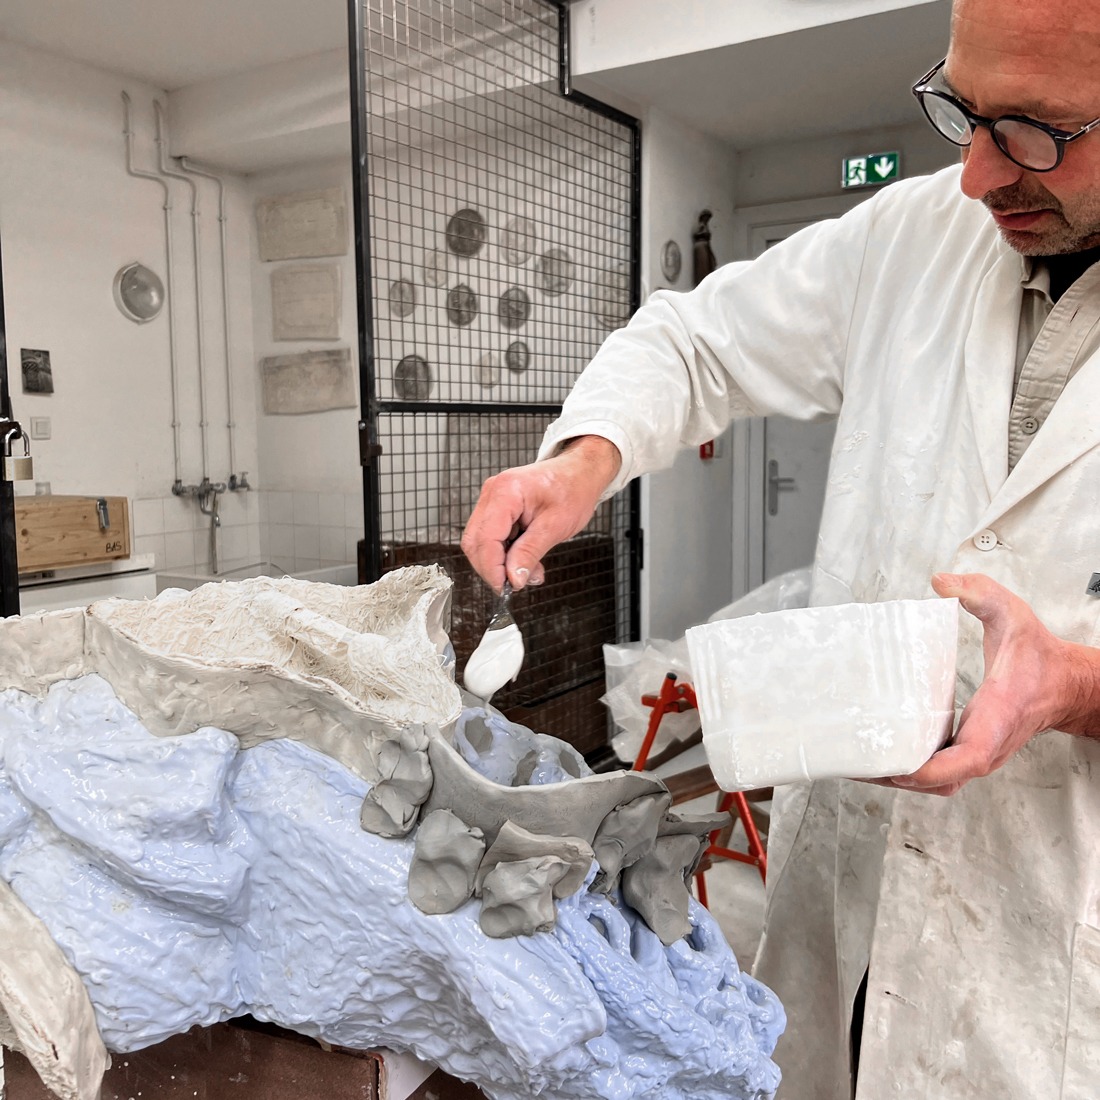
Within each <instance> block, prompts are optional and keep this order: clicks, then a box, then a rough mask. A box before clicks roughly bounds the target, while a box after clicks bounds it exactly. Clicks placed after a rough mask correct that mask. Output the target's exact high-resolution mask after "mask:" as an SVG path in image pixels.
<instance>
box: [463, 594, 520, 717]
mask: <svg viewBox="0 0 1100 1100" xmlns="http://www.w3.org/2000/svg"><path fill="white" fill-rule="evenodd" d="M523 655H524V646H523V635H522V634H521V633H520V632H519V627H518V626H516V620H515V619H513V618H512V586H511V584H510V583H509V582H508V581H507V580H505V582H504V587H503V588H502V589H501V592H500V596H499V598H498V600H497V609H496V611H495V612H494V614H493V617H492V618H491V619H490V620H489V626H488V628H487V629H486V631H485V633H484V634H483V635H482V638H481V641H480V642H478V646H477V649H475V650H474V651H473V653H471V654H470V659H469V660H468V661H467V662H466V669H465V671H464V672H463V674H462V681H463V683H464V684H465V686H466V690H467V691H468V692H470V694H471V695H476V696H477V697H478V698H479V699H484V700H485V702H488V701H489V700H490V699H491V698H492V697H493V695H494V694H495V693H496V692H498V691H499V690H500V689H501V688H502V687H504V685H505V684H506V683H508V681H509V680H514V679H515V678H516V677H517V676H518V675H519V670H520V667H521V666H522V665H523Z"/></svg>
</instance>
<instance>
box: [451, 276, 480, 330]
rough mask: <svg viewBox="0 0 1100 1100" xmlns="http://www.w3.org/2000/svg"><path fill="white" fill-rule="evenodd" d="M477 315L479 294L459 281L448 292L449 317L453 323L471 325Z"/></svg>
mask: <svg viewBox="0 0 1100 1100" xmlns="http://www.w3.org/2000/svg"><path fill="white" fill-rule="evenodd" d="M476 316H477V295H476V294H475V293H474V292H473V291H472V290H471V289H470V288H469V287H468V286H467V285H466V284H465V283H459V284H458V286H456V287H452V288H451V289H450V290H449V291H448V292H447V317H448V319H449V320H450V322H451V324H452V325H469V324H471V323H472V322H473V320H474V318H475V317H476Z"/></svg>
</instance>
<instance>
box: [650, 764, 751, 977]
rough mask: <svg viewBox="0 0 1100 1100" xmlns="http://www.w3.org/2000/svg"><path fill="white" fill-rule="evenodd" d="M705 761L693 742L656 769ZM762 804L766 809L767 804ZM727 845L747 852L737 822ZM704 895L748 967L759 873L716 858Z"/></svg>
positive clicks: (694, 807) (698, 804) (707, 801)
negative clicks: (683, 751) (691, 746)
mask: <svg viewBox="0 0 1100 1100" xmlns="http://www.w3.org/2000/svg"><path fill="white" fill-rule="evenodd" d="M705 763H706V754H705V753H704V751H703V746H702V745H696V746H695V747H694V748H691V749H688V751H687V752H685V753H682V754H681V755H680V756H678V757H677V758H676V759H675V760H672V761H670V762H669V763H667V764H665V765H663V766H662V767H660V768H658V769H657V774H658V775H659V776H661V777H666V776H668V775H673V774H675V773H677V772H684V771H689V770H690V769H691V768H697V767H699V765H700V764H705ZM717 803H718V796H717V795H707V796H706V797H704V798H698V799H696V800H695V801H693V802H684V803H681V804H680V805H678V806H677V807H676V809H677V811H679V812H682V813H712V812H713V811H714V809H715V807H716V806H717ZM762 806H763V808H765V809H766V808H768V804H767V803H763V804H762ZM730 847H732V848H735V849H738V850H740V851H747V847H748V846H747V844H746V841H745V832H744V830H743V829H742V828H741V827H740V825H738V826H737V828H735V829H734V832H733V837H732V838H731V840H730ZM707 897H708V901H709V908H710V911H711V913H712V915H713V916H714V918H715V919H716V920H717V921H718V923H719V925H720V926H721V928H722V931H723V932H724V933H725V936H726V941H727V942H728V943H729V945H730V947H732V948H733V953H734V955H736V956H737V962H738V964H739V965H740V967H741V969H742V970H751V968H752V961H753V959H754V958H755V956H756V948H757V945H758V944H759V942H760V933H761V930H762V929H763V927H764V881H763V879H761V877H760V872H759V871H758V870H757V869H756V868H755V867H753V866H752V865H751V864H748V863H739V862H736V861H734V860H729V859H724V860H719V861H718V862H717V863H715V864H714V866H713V867H711V869H710V870H709V871H707Z"/></svg>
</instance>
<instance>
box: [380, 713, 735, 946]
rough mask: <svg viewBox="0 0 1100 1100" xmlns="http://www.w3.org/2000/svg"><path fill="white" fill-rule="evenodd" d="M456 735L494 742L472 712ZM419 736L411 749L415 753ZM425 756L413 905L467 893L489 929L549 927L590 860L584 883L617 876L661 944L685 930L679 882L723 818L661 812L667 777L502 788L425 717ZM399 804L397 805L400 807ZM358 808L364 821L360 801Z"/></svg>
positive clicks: (667, 800) (505, 932)
mask: <svg viewBox="0 0 1100 1100" xmlns="http://www.w3.org/2000/svg"><path fill="white" fill-rule="evenodd" d="M463 737H464V738H465V740H466V742H467V743H468V745H469V746H470V747H471V748H473V750H474V751H475V752H482V751H485V750H487V749H488V748H490V747H491V745H492V742H493V735H492V733H491V731H490V730H489V729H488V727H487V726H486V725H485V723H484V722H483V721H482V720H481V719H479V718H475V719H472V720H470V721H468V722H466V723H464V734H463ZM419 744H420V742H419V741H417V742H416V745H415V748H414V750H413V755H414V756H416V757H417V759H419V757H420V750H419ZM427 756H428V758H429V759H430V763H431V772H432V778H431V790H430V791H429V792H428V793H427V795H426V800H425V802H424V805H423V808H422V811H421V812H422V817H423V823H422V824H421V827H420V833H419V834H418V836H417V844H416V856H415V859H414V862H413V866H412V869H411V871H410V875H409V896H410V898H411V899H412V901H413V904H415V905H416V906H417V907H418V908H419V909H421V910H422V911H424V912H427V913H443V912H451V911H453V910H454V909H457V908H458V907H459V906H460V905H461V904H462V903H463V902H464V901H465V900H466V899H467V898H468V897H470V896H474V895H476V896H478V897H480V898H481V899H482V912H481V925H482V929H483V930H484V931H485V933H486V934H487V935H489V936H494V937H497V938H500V937H504V936H516V935H528V934H530V933H532V932H534V931H537V930H539V929H549V928H552V927H553V926H554V920H555V914H554V899H555V898H565V897H569V896H571V895H572V894H574V893H576V891H577V890H579V889H580V888H581V887H582V886H583V885H584V883H585V880H586V879H587V878H588V876H589V873H590V871H591V869H592V863H593V860H595V861H596V862H597V863H598V865H599V870H598V873H597V874H596V876H595V879H594V880H593V882H592V884H591V887H590V889H592V890H595V891H598V892H602V893H611V892H612V891H613V890H614V889H615V888H616V887H617V886H619V885H620V882H621V884H622V886H623V890H624V897H625V898H626V901H627V903H628V904H630V905H631V906H632V907H633V908H634V909H635V910H637V912H638V913H639V914H640V915H641V916H642V918H643V919H644V920H645V921H646V923H647V924H648V925H649V926H650V927H651V928H652V929H653V931H654V932H655V933H656V934H657V935H658V937H659V938H660V939H661V941H662V942H663V943H665V944H666V945H668V944H670V943H672V942H673V941H675V940H677V939H679V938H680V937H681V936H683V935H685V934H686V933H687V932H688V931H689V930H690V924H689V922H688V906H689V896H688V891H687V885H686V883H687V879H688V877H689V876H690V875H691V873H692V872H693V871H694V869H695V867H696V866H697V865H698V863H699V860H700V858H701V856H702V854H703V852H704V850H705V849H706V846H707V839H708V835H709V833H710V832H711V830H713V829H716V828H718V827H720V826H721V825H722V824H724V823H725V822H726V821H727V820H728V815H726V814H720V815H719V814H706V815H699V816H691V817H680V816H678V815H676V814H674V813H670V812H669V811H670V806H671V802H672V797H671V795H670V794H669V792H668V789H667V788H666V787H665V785H664V784H663V783H661V782H660V780H658V779H655V778H654V777H652V776H648V775H643V774H641V773H638V772H613V773H605V774H602V775H588V776H585V777H584V778H581V779H575V780H572V781H570V782H557V783H547V784H543V785H539V786H519V787H515V786H512V787H509V786H504V785H503V784H501V783H498V782H494V781H493V780H492V779H489V778H487V777H486V776H484V775H482V774H480V773H479V772H478V771H476V770H475V769H474V768H473V767H471V766H470V764H468V763H467V761H466V760H465V759H464V758H463V757H462V756H461V755H460V753H459V752H458V751H457V750H456V748H455V747H454V746H453V745H451V743H450V742H449V741H448V740H447V739H446V737H445V736H444V735H443V734H442V733H440V731H439V730H438V729H436V728H434V727H431V726H429V727H427ZM537 756H538V753H537V752H535V751H531V752H528V753H526V754H525V755H524V757H521V758H520V759H519V760H517V761H516V767H515V775H516V776H517V777H518V776H521V775H526V774H527V773H528V772H530V770H531V767H530V766H529V762H530V761H534V760H535V759H536V757H537ZM383 785H384V784H380V786H383ZM390 797H392V796H390V795H388V794H387V793H386V792H383V794H382V796H381V798H382V799H385V798H390ZM387 805H388V803H387ZM405 809H406V807H405V804H402V806H401V807H399V810H405ZM363 812H364V825H365V827H367V828H370V826H369V825H366V817H367V812H368V811H367V807H366V806H365V807H364V811H363ZM415 814H416V809H415V807H412V808H411V809H409V810H408V812H407V813H401V812H398V813H396V814H395V815H394V816H398V817H401V818H402V820H403V821H404V820H406V819H407V818H408V816H409V815H411V816H413V817H415ZM410 827H411V826H410ZM373 831H377V830H373ZM384 835H388V834H384Z"/></svg>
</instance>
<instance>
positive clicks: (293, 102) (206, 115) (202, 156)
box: [169, 48, 351, 173]
mask: <svg viewBox="0 0 1100 1100" xmlns="http://www.w3.org/2000/svg"><path fill="white" fill-rule="evenodd" d="M169 106H170V111H171V120H172V152H173V154H175V155H177V156H190V157H194V158H196V159H198V160H206V161H209V162H210V163H212V164H224V165H228V166H230V167H231V168H233V169H234V170H236V171H239V172H249V173H259V172H266V171H272V170H274V169H276V168H282V167H286V166H288V165H289V164H294V163H296V164H307V163H320V162H322V161H325V160H334V159H337V158H340V157H343V159H345V160H348V159H349V158H350V156H351V101H350V93H349V91H348V60H347V51H346V49H344V48H341V49H338V50H328V51H326V52H324V53H316V54H310V55H308V56H306V57H294V58H291V59H290V60H288V61H280V62H276V63H274V64H271V65H265V66H263V67H262V68H258V69H250V70H249V71H247V72H239V73H232V74H230V75H228V76H222V77H219V78H217V79H215V80H206V81H203V82H202V83H199V84H191V85H188V86H187V87H186V88H180V89H178V90H177V91H174V92H173V93H172V94H171V96H170V97H169Z"/></svg>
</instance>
